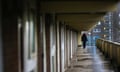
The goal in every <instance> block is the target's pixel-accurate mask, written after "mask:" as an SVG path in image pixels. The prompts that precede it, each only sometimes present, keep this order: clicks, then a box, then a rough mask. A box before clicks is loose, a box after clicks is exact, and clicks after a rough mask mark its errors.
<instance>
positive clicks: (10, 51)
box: [1, 0, 22, 72]
mask: <svg viewBox="0 0 120 72" xmlns="http://www.w3.org/2000/svg"><path fill="white" fill-rule="evenodd" d="M21 14H22V0H21V1H19V0H11V1H9V0H4V1H2V26H1V27H2V48H3V60H4V61H3V64H4V69H3V70H4V72H10V71H11V72H20V71H21V68H20V54H19V53H20V52H19V50H20V49H19V47H18V46H19V45H18V17H19V16H21Z"/></svg>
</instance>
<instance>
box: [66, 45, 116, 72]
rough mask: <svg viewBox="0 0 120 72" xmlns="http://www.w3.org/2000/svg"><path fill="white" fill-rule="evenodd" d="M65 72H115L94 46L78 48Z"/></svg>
mask: <svg viewBox="0 0 120 72" xmlns="http://www.w3.org/2000/svg"><path fill="white" fill-rule="evenodd" d="M65 72H115V70H114V69H113V67H112V65H111V64H110V62H109V61H108V60H107V59H106V58H105V57H104V56H103V54H102V53H101V52H100V51H99V50H98V49H96V47H95V46H90V47H87V50H84V49H83V48H81V47H79V48H78V49H77V52H76V54H75V55H74V57H73V58H72V62H71V66H70V67H69V68H68V69H67V70H66V71H65Z"/></svg>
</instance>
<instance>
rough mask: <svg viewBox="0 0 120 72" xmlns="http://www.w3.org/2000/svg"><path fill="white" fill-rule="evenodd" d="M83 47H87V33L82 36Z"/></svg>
mask: <svg viewBox="0 0 120 72" xmlns="http://www.w3.org/2000/svg"><path fill="white" fill-rule="evenodd" d="M81 40H82V45H83V48H86V42H87V41H88V39H87V36H86V34H85V33H84V34H83V35H82V37H81Z"/></svg>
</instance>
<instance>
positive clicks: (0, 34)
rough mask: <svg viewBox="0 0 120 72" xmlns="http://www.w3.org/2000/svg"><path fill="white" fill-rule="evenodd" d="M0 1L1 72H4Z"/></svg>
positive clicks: (0, 8)
mask: <svg viewBox="0 0 120 72" xmlns="http://www.w3.org/2000/svg"><path fill="white" fill-rule="evenodd" d="M1 4H2V3H1V0H0V72H3V47H2V29H1V28H2V27H1V26H2V19H1V16H2V5H1Z"/></svg>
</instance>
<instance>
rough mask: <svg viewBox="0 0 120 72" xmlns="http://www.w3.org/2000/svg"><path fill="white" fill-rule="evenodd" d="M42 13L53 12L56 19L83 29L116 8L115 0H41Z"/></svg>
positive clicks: (88, 27) (90, 26)
mask: <svg viewBox="0 0 120 72" xmlns="http://www.w3.org/2000/svg"><path fill="white" fill-rule="evenodd" d="M40 5H41V6H40V9H41V12H42V13H55V14H56V15H57V20H58V21H62V22H63V21H64V22H65V23H66V24H67V25H70V26H71V27H72V28H74V29H76V30H78V31H83V30H89V29H90V28H92V27H93V26H94V25H95V24H96V23H97V22H98V21H99V20H101V19H102V18H103V16H104V15H105V14H106V13H107V12H110V11H115V10H116V5H117V0H83V1H82V0H80V1H78V0H73V1H68V0H56V1H54V0H53V1H48V0H46V1H41V4H40Z"/></svg>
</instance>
